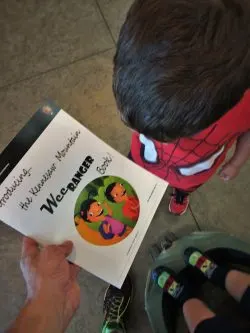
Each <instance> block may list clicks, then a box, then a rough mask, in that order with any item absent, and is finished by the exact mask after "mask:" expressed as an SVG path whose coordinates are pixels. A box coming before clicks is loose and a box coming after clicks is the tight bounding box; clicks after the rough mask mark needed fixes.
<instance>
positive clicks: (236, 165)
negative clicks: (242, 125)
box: [219, 131, 250, 181]
mask: <svg viewBox="0 0 250 333" xmlns="http://www.w3.org/2000/svg"><path fill="white" fill-rule="evenodd" d="M249 157H250V131H248V132H246V133H244V134H242V135H241V136H240V137H239V138H238V140H237V144H236V149H235V152H234V155H233V157H232V158H231V159H230V160H229V161H228V162H227V163H226V164H225V165H224V166H223V167H222V169H221V171H220V173H219V175H220V177H221V178H222V179H223V180H225V181H227V180H230V179H233V178H235V177H236V176H237V175H238V173H239V172H240V169H241V167H242V166H243V165H244V164H245V163H246V161H247V160H248V159H249Z"/></svg>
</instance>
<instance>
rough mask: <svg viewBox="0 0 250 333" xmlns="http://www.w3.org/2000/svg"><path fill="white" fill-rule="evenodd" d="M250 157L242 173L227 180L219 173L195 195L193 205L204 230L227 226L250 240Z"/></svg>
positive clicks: (234, 232)
mask: <svg viewBox="0 0 250 333" xmlns="http://www.w3.org/2000/svg"><path fill="white" fill-rule="evenodd" d="M249 170H250V161H249V162H248V163H247V164H246V165H245V166H244V167H243V169H242V170H241V173H240V175H239V176H238V177H237V178H236V179H234V180H232V181H230V182H228V183H224V182H223V181H221V180H220V179H219V177H218V176H215V177H214V178H213V179H212V180H211V181H210V182H208V183H207V184H206V185H204V186H203V187H201V188H200V189H199V190H198V191H197V192H195V193H194V194H193V195H192V198H191V206H192V211H193V213H194V216H195V217H196V219H197V221H198V224H199V226H200V227H201V228H202V229H203V230H223V231H224V232H228V233H232V234H234V235H236V236H238V237H240V238H243V239H245V240H247V241H249V240H250V230H249V226H250V204H249V203H250V201H249V198H250V177H249Z"/></svg>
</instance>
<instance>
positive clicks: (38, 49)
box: [0, 0, 250, 333]
mask: <svg viewBox="0 0 250 333" xmlns="http://www.w3.org/2000/svg"><path fill="white" fill-rule="evenodd" d="M131 3H132V1H131V0H98V1H95V0H71V1H68V0H43V1H34V0H23V1H17V0H2V1H1V2H0V31H1V34H0V36H1V37H0V38H1V52H0V66H1V67H0V68H1V77H0V104H1V118H0V150H1V149H2V148H4V146H5V145H6V144H7V143H8V142H9V141H10V140H11V138H12V137H13V136H14V135H15V133H16V132H17V131H18V130H19V129H20V128H21V127H22V126H23V125H24V124H25V122H26V121H27V119H28V118H29V116H30V115H31V114H32V113H33V112H34V111H35V110H36V108H37V106H38V105H39V103H40V102H41V101H42V100H44V99H45V98H51V99H53V100H55V101H56V102H57V103H58V104H59V105H61V106H62V107H63V108H64V109H65V110H67V111H68V112H69V113H70V114H72V115H73V116H74V117H76V118H77V119H78V120H80V121H81V122H82V123H83V124H84V125H86V126H87V127H88V128H89V129H91V130H92V131H93V132H94V133H96V134H97V135H98V136H100V137H101V138H102V139H103V140H105V141H106V142H107V143H108V144H110V145H111V146H113V147H114V148H116V149H117V150H119V151H120V152H121V153H124V154H126V153H127V152H128V149H129V142H130V132H129V130H128V129H126V128H125V127H124V126H123V125H122V124H121V122H120V120H119V116H118V115H117V112H116V106H115V102H114V99H113V96H112V89H111V81H112V57H113V55H114V51H115V41H116V40H117V37H118V33H119V28H120V26H121V24H122V22H123V20H124V17H125V13H126V11H127V9H128V8H129V6H130V4H131ZM249 168H250V164H248V165H247V166H246V167H245V168H244V170H243V172H242V173H241V175H240V176H239V177H238V179H237V180H236V181H234V182H232V183H230V184H227V185H225V184H223V183H222V182H221V181H220V180H219V179H218V178H216V177H215V178H214V179H213V180H212V181H211V182H210V183H209V184H207V185H206V186H204V187H203V188H201V189H200V190H199V191H197V193H195V194H194V195H193V197H192V214H191V213H190V212H188V214H187V215H185V216H183V217H181V218H177V217H173V216H170V215H169V214H168V213H167V205H166V202H167V196H166V197H165V198H164V199H163V201H162V204H161V205H160V207H159V209H158V212H157V214H156V216H155V218H154V221H153V222H152V225H151V227H150V229H149V231H148V233H147V236H146V238H145V240H144V242H143V244H142V246H141V249H140V251H139V253H138V255H137V257H136V260H135V262H134V264H133V268H132V271H133V276H134V278H135V284H136V288H135V289H136V293H135V298H134V302H133V305H132V307H133V310H134V311H133V312H132V313H134V314H135V315H134V316H133V318H132V320H131V322H130V325H129V332H131V333H136V332H139V331H143V332H145V333H148V332H151V329H150V326H149V323H148V320H147V318H146V315H145V312H144V304H143V303H144V299H143V297H144V295H143V293H144V284H145V275H146V272H147V270H148V266H149V264H150V259H149V256H148V254H147V253H148V249H149V246H150V244H152V243H153V242H154V241H156V240H157V238H158V236H159V235H160V234H162V233H164V232H165V231H173V232H175V233H176V234H177V235H180V236H181V235H184V234H186V233H189V232H190V231H193V230H197V226H198V227H199V228H201V229H212V230H214V229H222V230H224V231H229V232H233V233H235V234H237V235H239V236H242V237H244V238H246V239H249V232H248V219H249V218H248V217H249V215H250V207H249V204H248V201H249V199H248V198H249V195H250V178H249V176H248V172H249ZM194 218H195V219H194ZM19 253H20V236H19V235H18V234H17V233H16V232H15V231H12V230H10V229H8V228H7V227H6V226H5V225H3V224H1V225H0V267H1V275H0V325H1V327H6V325H8V323H9V322H10V320H11V319H12V318H13V317H14V316H15V315H16V313H17V311H18V309H19V307H20V306H21V304H22V302H23V300H24V297H25V289H24V284H23V281H22V277H21V274H20V270H19V266H18V258H19ZM80 285H81V295H82V303H81V307H80V309H79V311H78V313H77V315H76V317H75V318H74V320H73V321H72V324H71V325H70V327H69V328H68V332H72V333H73V332H75V333H82V332H86V333H96V332H98V330H99V327H100V325H101V321H102V298H103V294H104V290H105V288H106V284H105V283H104V282H102V281H100V280H98V279H97V278H95V277H93V276H91V275H89V274H88V273H86V272H84V271H82V272H81V273H80Z"/></svg>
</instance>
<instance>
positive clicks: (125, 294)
mask: <svg viewBox="0 0 250 333" xmlns="http://www.w3.org/2000/svg"><path fill="white" fill-rule="evenodd" d="M132 293H133V286H132V282H131V279H130V277H129V276H127V278H126V280H125V281H124V283H123V286H122V287H121V289H118V288H116V287H114V286H112V285H110V286H109V287H108V289H107V290H106V293H105V296H104V305H103V313H104V322H103V325H102V333H111V332H119V333H120V332H121V333H125V332H126V329H125V325H124V319H126V315H127V313H128V307H129V304H130V301H131V298H132Z"/></svg>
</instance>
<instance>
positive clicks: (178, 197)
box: [174, 191, 187, 205]
mask: <svg viewBox="0 0 250 333" xmlns="http://www.w3.org/2000/svg"><path fill="white" fill-rule="evenodd" d="M174 197H175V201H176V203H177V204H179V205H182V204H183V203H184V202H185V200H186V199H187V194H186V193H183V192H180V191H176V192H175V193H174Z"/></svg>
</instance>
